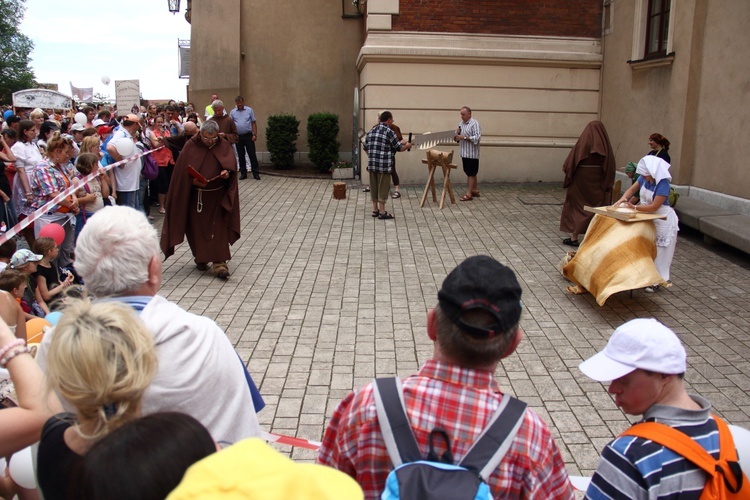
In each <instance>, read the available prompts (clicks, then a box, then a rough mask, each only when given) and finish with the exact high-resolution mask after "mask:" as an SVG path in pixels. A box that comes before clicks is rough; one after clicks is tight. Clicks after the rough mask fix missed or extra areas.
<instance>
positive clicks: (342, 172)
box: [331, 167, 354, 179]
mask: <svg viewBox="0 0 750 500" xmlns="http://www.w3.org/2000/svg"><path fill="white" fill-rule="evenodd" d="M331 179H354V167H352V168H334V169H333V170H332V171H331Z"/></svg>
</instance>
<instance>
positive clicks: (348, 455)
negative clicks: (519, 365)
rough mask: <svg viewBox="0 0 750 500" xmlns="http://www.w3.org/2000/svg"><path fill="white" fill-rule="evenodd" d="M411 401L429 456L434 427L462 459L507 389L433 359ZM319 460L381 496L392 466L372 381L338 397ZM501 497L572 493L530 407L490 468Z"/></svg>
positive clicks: (407, 385) (410, 380) (413, 386)
mask: <svg viewBox="0 0 750 500" xmlns="http://www.w3.org/2000/svg"><path fill="white" fill-rule="evenodd" d="M403 388H404V402H405V404H406V408H407V411H408V414H409V420H410V421H411V426H412V430H413V431H414V436H415V437H416V439H417V443H418V444H419V448H420V450H421V452H422V454H423V456H426V455H427V452H428V450H429V446H428V438H429V434H430V431H432V430H433V429H434V428H435V427H441V428H443V429H445V430H446V431H447V432H448V435H449V436H451V448H452V450H451V451H452V452H453V456H454V459H455V461H456V462H459V461H460V460H461V459H463V458H464V456H466V453H467V452H468V451H469V448H470V447H471V445H472V444H473V443H474V441H475V440H476V439H477V437H478V436H479V434H480V433H481V432H482V430H483V429H484V427H485V425H487V423H488V422H489V420H490V418H492V415H493V413H494V412H495V410H496V409H497V407H498V406H499V405H500V402H501V401H502V398H503V394H502V393H501V392H500V388H499V387H498V385H497V382H495V380H494V378H493V374H492V373H491V372H488V371H480V370H469V369H466V368H461V367H459V366H455V365H449V364H445V363H441V362H439V361H435V360H430V361H428V362H427V363H426V364H425V365H424V366H423V367H422V368H421V369H420V370H419V373H418V374H417V375H412V376H410V377H407V378H405V379H404V380H403ZM317 462H318V463H321V464H324V465H328V466H331V467H334V468H336V469H339V470H341V471H343V472H346V473H347V474H349V475H350V476H352V477H353V478H354V479H356V480H357V482H358V483H359V485H360V486H362V489H363V490H364V492H365V497H366V498H369V499H376V498H380V494H381V493H382V492H383V489H384V488H385V480H386V477H387V476H388V473H389V472H390V470H391V469H392V468H393V464H392V463H391V460H390V458H388V451H387V450H386V447H385V443H384V442H383V437H382V435H381V433H380V426H379V424H378V417H377V410H376V407H375V398H374V396H373V392H372V384H368V385H366V386H365V387H363V388H362V389H359V390H357V391H355V392H353V393H351V394H350V395H349V396H347V397H346V398H345V399H344V400H343V401H341V403H339V405H338V407H337V408H336V411H335V412H334V414H333V417H332V418H331V421H330V422H329V423H328V428H327V429H326V432H325V436H324V437H323V444H322V446H321V448H320V451H319V454H318V459H317ZM489 486H490V489H491V490H492V494H493V495H494V496H495V498H526V499H545V500H546V499H573V498H574V494H573V487H572V485H571V484H570V481H569V480H568V473H567V471H566V469H565V464H564V462H563V460H562V457H561V456H560V451H559V450H558V449H557V445H555V442H554V441H553V440H552V435H551V434H550V431H549V429H548V428H547V426H546V424H545V423H544V422H543V421H542V420H541V419H540V418H539V416H538V415H536V414H535V413H534V412H532V411H531V410H527V411H526V413H525V415H524V421H523V423H522V424H521V427H520V429H519V431H518V434H517V435H516V437H515V439H514V440H513V444H512V445H511V447H510V449H509V450H508V453H507V454H506V455H505V457H504V458H503V460H502V461H501V462H500V465H499V466H498V468H497V470H496V471H495V472H494V473H493V474H492V475H491V476H490V480H489Z"/></svg>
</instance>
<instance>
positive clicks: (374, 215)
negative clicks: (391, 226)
mask: <svg viewBox="0 0 750 500" xmlns="http://www.w3.org/2000/svg"><path fill="white" fill-rule="evenodd" d="M378 215H380V212H379V211H377V210H373V211H372V216H373V217H377V216H378Z"/></svg>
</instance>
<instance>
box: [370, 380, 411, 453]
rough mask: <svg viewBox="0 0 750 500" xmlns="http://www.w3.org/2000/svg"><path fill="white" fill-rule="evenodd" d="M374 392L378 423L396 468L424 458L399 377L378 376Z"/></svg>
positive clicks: (373, 388) (373, 387)
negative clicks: (412, 428) (413, 429)
mask: <svg viewBox="0 0 750 500" xmlns="http://www.w3.org/2000/svg"><path fill="white" fill-rule="evenodd" d="M372 392H373V394H374V396H375V406H376V407H377V411H378V424H379V425H380V432H381V434H383V439H384V440H385V447H386V449H387V450H388V456H390V458H391V462H393V465H394V467H398V466H399V465H401V464H403V463H409V462H416V461H417V460H422V455H421V453H420V452H419V446H418V445H417V440H416V439H415V438H414V433H413V432H412V430H411V424H410V423H409V417H408V416H407V415H406V410H405V409H404V394H403V391H402V389H401V380H400V379H399V378H398V377H388V378H377V379H375V380H374V381H373V384H372Z"/></svg>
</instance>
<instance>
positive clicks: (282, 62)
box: [189, 0, 363, 161]
mask: <svg viewBox="0 0 750 500" xmlns="http://www.w3.org/2000/svg"><path fill="white" fill-rule="evenodd" d="M192 5H193V12H192V31H191V44H192V45H191V75H190V97H189V98H190V100H191V101H193V102H194V103H195V104H196V106H197V107H198V108H199V109H203V107H205V106H206V104H208V100H209V97H210V94H211V93H212V92H214V91H215V92H217V93H218V94H219V97H220V98H221V99H222V100H224V104H225V105H226V107H227V109H228V110H231V109H232V108H233V107H234V98H235V97H236V96H237V95H242V96H243V97H244V98H245V102H246V104H247V105H249V106H250V107H252V108H253V110H254V111H255V116H256V119H257V120H258V135H259V137H258V142H257V143H256V147H257V150H258V151H259V153H261V154H260V158H259V159H261V161H267V160H268V155H267V154H265V153H264V152H265V151H267V148H266V145H265V132H266V124H267V121H268V117H269V116H270V115H275V114H281V113H285V114H286V113H288V114H293V115H295V116H296V117H297V119H299V120H300V135H299V137H300V138H299V140H298V141H297V150H298V151H300V152H305V151H307V149H308V148H307V117H308V115H310V114H311V113H316V112H331V113H336V114H337V115H338V116H339V125H340V127H341V132H340V133H339V141H340V142H341V151H342V152H343V153H344V155H345V154H346V152H347V151H349V152H350V151H351V147H352V146H351V143H352V142H351V137H352V113H353V102H354V89H355V88H356V85H357V71H356V67H355V62H356V59H357V53H358V52H359V48H360V47H361V46H362V26H363V21H362V19H361V18H354V19H351V18H347V19H344V18H342V5H341V3H340V2H331V1H329V0H307V1H305V2H267V1H261V0H243V1H240V0H226V1H222V2H209V1H206V0H196V1H194V2H193V3H192ZM217 21H220V22H219V23H218V24H217ZM301 159H303V160H304V159H305V155H301Z"/></svg>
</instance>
